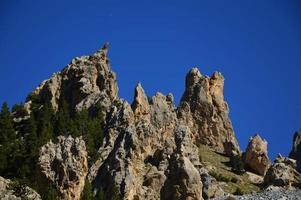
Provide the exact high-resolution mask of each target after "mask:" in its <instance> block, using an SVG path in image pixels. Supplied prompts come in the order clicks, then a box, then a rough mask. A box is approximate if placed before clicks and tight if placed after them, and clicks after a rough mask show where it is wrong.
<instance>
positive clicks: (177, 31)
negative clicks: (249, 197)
mask: <svg viewBox="0 0 301 200" xmlns="http://www.w3.org/2000/svg"><path fill="white" fill-rule="evenodd" d="M106 41H108V42H110V58H111V62H112V66H113V69H114V71H115V72H117V78H118V84H119V88H120V96H121V97H122V98H125V99H127V100H129V101H132V98H133V94H134V87H135V85H136V83H137V82H138V81H141V82H142V85H143V86H144V88H145V90H146V92H147V94H148V95H153V94H155V92H156V91H161V92H163V93H165V94H167V93H169V92H172V93H173V94H174V95H175V99H176V101H177V102H179V99H180V97H181V95H182V93H183V91H184V79H185V75H186V73H187V72H188V70H189V69H190V68H191V67H193V66H198V67H199V69H200V70H201V72H202V73H203V74H207V75H211V74H212V73H213V72H214V71H221V72H222V73H223V75H224V76H225V78H226V83H225V84H226V85H225V97H226V100H227V101H228V103H229V106H230V115H231V119H232V122H233V126H234V129H235V132H236V135H237V138H238V140H239V143H240V145H241V147H242V148H243V149H244V148H245V146H246V144H247V142H248V139H249V137H250V136H251V135H253V134H255V133H260V134H261V135H262V136H263V137H264V138H265V139H267V140H268V142H269V152H270V155H271V156H272V157H275V155H276V154H277V153H278V152H281V153H282V154H285V155H286V154H287V153H288V152H289V151H290V149H291V144H292V137H293V133H294V131H295V130H297V129H299V128H301V78H300V74H301V2H300V1H298V0H290V1H284V0H264V1H263V0H244V1H241V0H236V1H233V0H227V1H224V0H208V1H201V0H189V1H183V0H181V1H180V0H178V1H177V0H173V1H167V0H166V1H161V0H160V1H159V0H158V1H153V0H152V1H151V0H148V1H146V0H139V1H138V0H137V1H131V0H128V1H121V0H120V1H114V0H104V1H101V0H98V1H87V0H86V1H75V0H72V1H71V0H70V1H66V0H64V1H62V0H59V1H54V0H52V1H48V2H47V1H40V0H30V1H25V0H23V1H22V0H1V1H0V103H2V102H3V101H4V100H6V101H8V102H9V104H10V105H12V104H14V103H19V102H23V101H24V99H25V97H26V95H27V94H28V93H29V92H30V91H32V90H33V89H34V88H35V87H36V86H37V85H38V84H39V83H40V82H41V81H42V80H44V79H46V78H48V77H49V76H51V74H52V73H53V72H56V71H59V70H60V69H62V68H63V67H64V66H65V65H67V64H68V63H69V62H70V60H71V59H72V58H73V57H75V56H80V55H87V54H91V53H93V52H94V51H96V50H97V49H98V48H100V47H101V46H102V44H103V43H104V42H106Z"/></svg>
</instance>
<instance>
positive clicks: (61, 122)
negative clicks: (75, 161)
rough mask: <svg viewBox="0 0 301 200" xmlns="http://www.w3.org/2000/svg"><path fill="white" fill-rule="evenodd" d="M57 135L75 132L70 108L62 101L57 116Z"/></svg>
mask: <svg viewBox="0 0 301 200" xmlns="http://www.w3.org/2000/svg"><path fill="white" fill-rule="evenodd" d="M55 120H56V124H55V134H56V136H59V135H68V134H72V132H74V126H73V122H72V119H71V116H70V111H69V106H68V103H67V102H66V101H64V100H63V101H62V102H61V103H60V106H59V110H58V112H57V114H56V119H55Z"/></svg>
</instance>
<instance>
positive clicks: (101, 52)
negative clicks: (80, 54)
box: [94, 42, 109, 59]
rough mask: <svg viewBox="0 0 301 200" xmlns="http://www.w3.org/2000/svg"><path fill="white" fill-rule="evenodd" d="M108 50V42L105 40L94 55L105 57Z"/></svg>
mask: <svg viewBox="0 0 301 200" xmlns="http://www.w3.org/2000/svg"><path fill="white" fill-rule="evenodd" d="M108 50H109V43H108V42H106V43H104V45H103V46H102V47H101V49H99V50H98V51H97V52H96V53H95V54H94V55H95V56H100V57H101V58H103V59H104V58H105V57H107V54H108Z"/></svg>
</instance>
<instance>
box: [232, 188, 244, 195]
mask: <svg viewBox="0 0 301 200" xmlns="http://www.w3.org/2000/svg"><path fill="white" fill-rule="evenodd" d="M233 194H234V195H244V194H245V193H244V192H243V190H242V189H241V188H240V187H238V188H236V190H235V192H234V193H233Z"/></svg>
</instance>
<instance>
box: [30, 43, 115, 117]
mask: <svg viewBox="0 0 301 200" xmlns="http://www.w3.org/2000/svg"><path fill="white" fill-rule="evenodd" d="M107 53H108V45H106V44H105V45H104V46H103V48H101V49H100V50H99V51H97V52H96V53H95V54H93V55H92V56H82V57H76V58H74V59H73V60H72V61H71V63H70V64H69V65H68V66H66V67H65V68H64V69H63V70H62V71H61V72H58V73H55V74H53V76H52V77H51V78H50V79H48V80H46V81H43V82H42V83H41V84H40V86H39V87H37V88H36V89H35V90H34V91H33V92H32V94H33V95H36V96H38V98H39V103H41V104H50V105H52V107H53V108H54V110H57V109H58V108H59V106H60V103H61V102H63V101H66V102H68V104H70V106H71V109H76V110H81V109H83V108H87V109H89V108H90V107H91V106H94V105H96V104H97V103H100V104H101V105H102V106H103V107H104V108H109V106H110V105H111V103H112V102H113V101H114V100H115V99H117V98H118V87H117V83H116V75H115V73H114V72H113V71H112V70H111V67H110V63H109V59H108V57H107ZM31 103H32V100H31V99H30V98H29V99H28V101H27V102H26V103H25V108H27V110H28V111H30V106H31Z"/></svg>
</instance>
